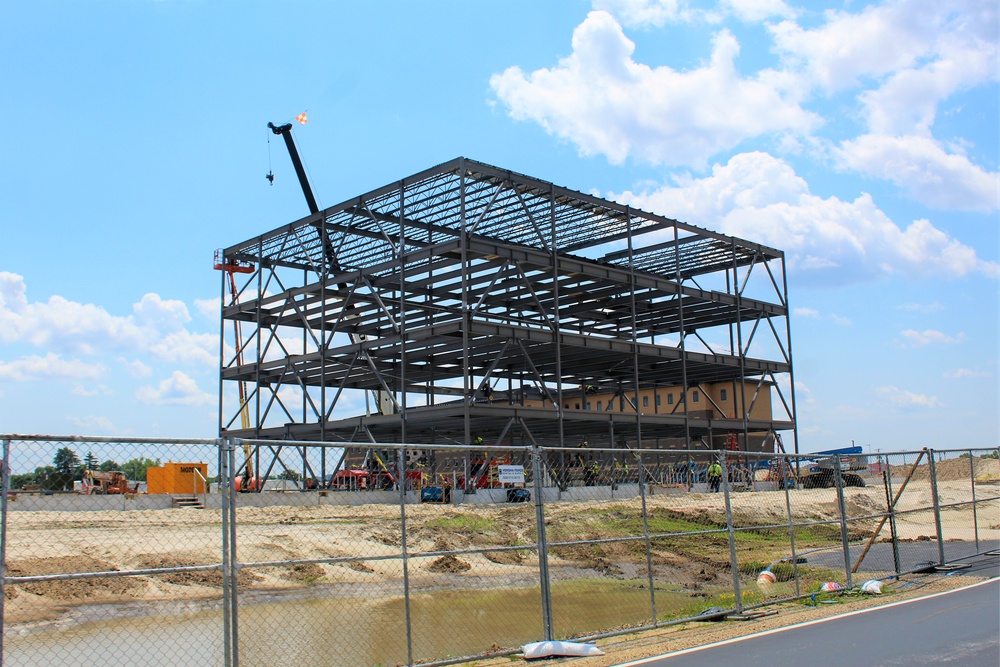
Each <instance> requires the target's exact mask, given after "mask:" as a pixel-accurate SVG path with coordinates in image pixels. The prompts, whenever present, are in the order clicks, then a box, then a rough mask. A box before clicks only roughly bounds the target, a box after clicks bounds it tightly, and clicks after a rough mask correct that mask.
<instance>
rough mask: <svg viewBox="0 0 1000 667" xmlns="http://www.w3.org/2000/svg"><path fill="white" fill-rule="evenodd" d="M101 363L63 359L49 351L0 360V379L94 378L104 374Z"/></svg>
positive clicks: (76, 379)
mask: <svg viewBox="0 0 1000 667" xmlns="http://www.w3.org/2000/svg"><path fill="white" fill-rule="evenodd" d="M105 371H106V369H105V368H104V366H103V365H102V364H88V363H84V362H82V361H79V360H77V359H63V358H62V357H60V356H59V355H58V354H54V353H52V352H49V353H48V354H47V355H45V356H44V357H40V356H38V355H31V356H27V357H22V358H20V359H15V360H14V361H10V362H5V361H0V379H4V380H11V381H14V382H27V381H32V380H75V381H80V380H96V379H98V378H100V377H101V376H103V375H104V373H105Z"/></svg>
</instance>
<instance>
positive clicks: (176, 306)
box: [132, 293, 191, 331]
mask: <svg viewBox="0 0 1000 667" xmlns="http://www.w3.org/2000/svg"><path fill="white" fill-rule="evenodd" d="M132 310H133V311H134V312H135V314H136V316H137V319H138V320H139V321H140V322H143V323H147V324H151V325H153V326H155V327H156V328H157V329H158V330H161V331H176V330H178V329H180V328H182V327H183V326H184V325H185V324H187V323H188V322H190V321H191V315H190V314H188V309H187V306H185V305H184V302H183V301H177V300H175V299H168V300H164V299H162V298H160V295H159V294H154V293H149V294H144V295H143V297H142V299H141V300H140V301H139V302H138V303H136V304H134V305H133V306H132Z"/></svg>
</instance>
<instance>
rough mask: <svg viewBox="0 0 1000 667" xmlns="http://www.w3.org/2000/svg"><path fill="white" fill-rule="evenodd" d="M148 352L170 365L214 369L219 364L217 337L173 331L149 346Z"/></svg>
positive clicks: (215, 335) (214, 335) (185, 331)
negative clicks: (177, 364) (179, 364)
mask: <svg viewBox="0 0 1000 667" xmlns="http://www.w3.org/2000/svg"><path fill="white" fill-rule="evenodd" d="M149 351H150V352H152V353H153V354H155V355H156V356H157V357H159V358H160V359H162V360H164V361H168V362H171V363H184V364H190V365H192V366H207V367H216V366H218V363H219V336H218V335H217V334H207V333H206V334H194V333H191V332H190V331H187V330H181V331H175V332H173V333H169V334H167V335H165V336H163V337H162V338H160V339H159V340H158V341H156V342H155V343H153V344H152V345H150V346H149Z"/></svg>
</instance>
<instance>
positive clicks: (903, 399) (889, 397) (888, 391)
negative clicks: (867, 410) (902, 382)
mask: <svg viewBox="0 0 1000 667" xmlns="http://www.w3.org/2000/svg"><path fill="white" fill-rule="evenodd" d="M875 392H876V393H877V394H878V395H879V396H880V397H881V398H882V400H883V401H884V402H885V403H887V404H888V405H891V406H893V407H895V408H898V409H900V410H903V411H906V412H915V411H919V410H929V409H934V408H939V407H941V402H940V401H939V400H938V398H937V396H926V395H924V394H917V393H914V392H912V391H905V390H903V389H900V388H899V387H893V386H888V387H879V388H878V389H876V390H875Z"/></svg>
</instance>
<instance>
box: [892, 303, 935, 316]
mask: <svg viewBox="0 0 1000 667" xmlns="http://www.w3.org/2000/svg"><path fill="white" fill-rule="evenodd" d="M896 308H898V309H899V310H908V311H913V312H917V313H940V312H941V311H942V310H944V304H942V303H939V302H937V301H935V302H934V303H904V304H902V305H899V306H896Z"/></svg>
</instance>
